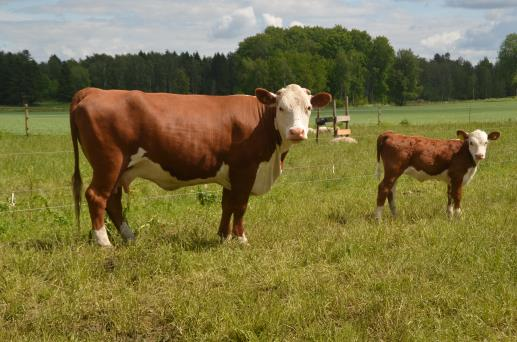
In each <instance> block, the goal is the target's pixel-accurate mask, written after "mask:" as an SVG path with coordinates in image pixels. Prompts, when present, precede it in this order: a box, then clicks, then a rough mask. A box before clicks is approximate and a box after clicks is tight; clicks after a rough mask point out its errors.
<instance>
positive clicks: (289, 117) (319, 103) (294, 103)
mask: <svg viewBox="0 0 517 342" xmlns="http://www.w3.org/2000/svg"><path fill="white" fill-rule="evenodd" d="M255 94H256V96H257V98H258V100H259V101H260V102H262V103H264V104H266V105H275V106H276V117H275V124H276V128H277V129H278V131H279V132H280V136H281V137H282V140H289V141H293V142H298V141H301V140H305V139H307V133H308V131H309V119H310V116H311V110H312V108H313V107H323V106H325V105H327V104H328V103H329V102H330V99H331V96H330V94H328V93H318V94H316V95H315V96H311V93H310V91H309V90H307V89H305V88H302V87H300V86H299V85H297V84H290V85H288V86H286V87H285V88H282V89H280V90H279V91H278V92H277V93H276V94H272V93H270V92H269V91H267V90H265V89H261V88H258V89H257V90H255Z"/></svg>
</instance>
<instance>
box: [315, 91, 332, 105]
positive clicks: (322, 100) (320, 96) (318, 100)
mask: <svg viewBox="0 0 517 342" xmlns="http://www.w3.org/2000/svg"><path fill="white" fill-rule="evenodd" d="M330 100H332V95H330V94H329V93H317V94H316V95H314V96H313V97H311V105H312V106H313V107H315V108H318V107H324V106H326V105H327V104H328V103H329V102H330Z"/></svg>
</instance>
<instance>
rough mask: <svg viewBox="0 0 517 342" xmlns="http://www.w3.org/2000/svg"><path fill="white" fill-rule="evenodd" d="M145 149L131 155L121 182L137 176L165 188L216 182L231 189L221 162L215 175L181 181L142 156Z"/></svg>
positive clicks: (225, 169) (227, 170) (139, 149)
mask: <svg viewBox="0 0 517 342" xmlns="http://www.w3.org/2000/svg"><path fill="white" fill-rule="evenodd" d="M145 153H146V151H145V150H144V149H143V148H141V147H140V148H138V151H137V153H135V154H134V155H132V156H131V161H130V163H129V165H128V169H127V170H126V171H125V172H124V173H123V174H122V177H121V183H122V184H123V185H124V186H125V187H128V186H129V184H130V183H131V182H132V181H133V180H134V179H135V178H137V177H140V178H144V179H147V180H150V181H152V182H154V183H156V184H157V185H159V186H160V187H161V188H163V189H165V190H175V189H179V188H181V187H185V186H190V185H196V184H206V183H217V184H220V185H222V186H223V187H225V188H227V189H230V190H231V185H230V177H229V166H228V165H226V164H222V165H221V168H220V169H219V171H217V173H216V175H215V177H209V178H198V179H191V180H188V181H182V180H179V179H177V178H176V177H173V176H172V175H171V174H170V173H169V172H167V171H165V170H164V169H162V167H161V166H160V164H158V163H155V162H153V161H152V160H151V159H149V158H147V157H145V156H144V154H145Z"/></svg>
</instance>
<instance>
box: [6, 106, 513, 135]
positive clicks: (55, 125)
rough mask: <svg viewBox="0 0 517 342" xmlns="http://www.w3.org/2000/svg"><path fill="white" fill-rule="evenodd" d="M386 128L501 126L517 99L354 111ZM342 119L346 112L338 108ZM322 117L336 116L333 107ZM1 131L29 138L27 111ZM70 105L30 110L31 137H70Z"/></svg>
mask: <svg viewBox="0 0 517 342" xmlns="http://www.w3.org/2000/svg"><path fill="white" fill-rule="evenodd" d="M379 108H381V116H380V120H381V122H382V123H383V124H399V123H400V122H401V121H403V120H407V122H408V123H409V124H410V125H411V124H418V125H421V124H430V123H472V122H498V121H506V120H516V119H517V98H515V97H513V98H511V97H509V98H504V99H488V100H476V101H452V102H440V103H425V104H410V105H407V106H403V107H400V106H391V105H385V106H382V107H378V106H375V105H367V106H359V107H351V108H350V115H351V124H352V125H356V124H360V125H364V124H366V125H370V124H377V114H378V110H379ZM337 110H338V114H339V115H342V114H343V113H344V109H343V108H342V107H341V108H338V109H337ZM321 115H322V116H330V115H332V111H331V109H330V106H327V108H325V109H324V110H323V111H322V112H321ZM315 116H316V111H313V119H311V125H312V126H314V118H315ZM0 131H3V132H9V133H13V134H25V118H24V109H23V108H22V107H5V106H4V107H0ZM69 132H70V124H69V121H68V104H64V103H54V102H49V103H43V104H40V105H37V106H33V107H31V108H30V110H29V133H30V134H52V135H68V134H69Z"/></svg>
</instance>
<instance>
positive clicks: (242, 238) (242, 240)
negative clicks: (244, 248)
mask: <svg viewBox="0 0 517 342" xmlns="http://www.w3.org/2000/svg"><path fill="white" fill-rule="evenodd" d="M237 241H239V243H241V244H243V245H247V244H248V238H247V237H246V234H242V236H237Z"/></svg>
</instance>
